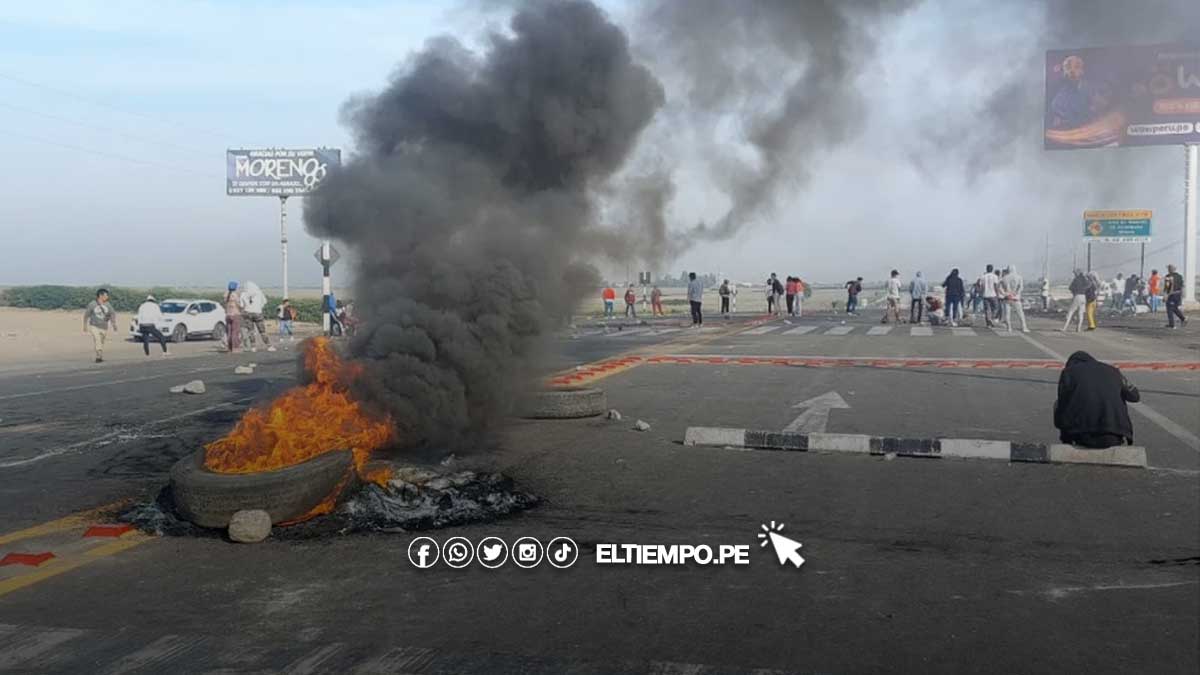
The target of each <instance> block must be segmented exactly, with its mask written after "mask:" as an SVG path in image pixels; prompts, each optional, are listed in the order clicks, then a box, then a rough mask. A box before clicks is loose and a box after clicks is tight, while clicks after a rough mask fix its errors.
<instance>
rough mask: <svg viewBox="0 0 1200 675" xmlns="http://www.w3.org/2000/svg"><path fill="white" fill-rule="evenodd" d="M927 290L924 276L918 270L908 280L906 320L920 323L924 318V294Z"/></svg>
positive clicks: (927, 286)
mask: <svg viewBox="0 0 1200 675" xmlns="http://www.w3.org/2000/svg"><path fill="white" fill-rule="evenodd" d="M928 292H929V285H928V284H926V283H925V277H923V276H921V273H920V272H919V271H918V272H917V275H916V276H915V277H913V278H912V281H910V282H908V297H909V299H910V302H909V304H908V322H909V323H921V320H922V319H924V318H925V314H924V312H925V296H926V295H927V294H928Z"/></svg>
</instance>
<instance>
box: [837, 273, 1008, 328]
mask: <svg viewBox="0 0 1200 675" xmlns="http://www.w3.org/2000/svg"><path fill="white" fill-rule="evenodd" d="M844 287H845V290H846V313H847V314H857V313H858V308H859V304H860V301H859V296H860V295H861V294H862V292H863V278H862V277H856V278H854V279H851V280H849V281H847V282H846V283H845V285H844ZM933 290H934V289H933V287H932V286H931V285H930V283H929V281H928V280H927V279H926V278H925V276H924V274H923V273H922V272H920V271H918V272H917V273H916V274H914V275H913V277H912V279H910V280H909V282H908V283H907V284H905V283H904V282H903V281H902V280H901V278H900V271H899V270H892V271H891V274H890V275H889V276H888V280H887V285H886V291H885V295H884V299H885V301H886V303H887V304H886V306H885V308H884V315H883V323H891V322H894V323H898V324H899V323H913V324H921V323H928V324H930V325H932V326H937V325H943V324H944V325H948V326H958V325H959V322H962V321H964V320H966V319H969V318H970V317H971V315H972V314H973V315H975V316H979V317H981V318H982V319H983V321H984V323H985V324H986V325H987V326H988V327H995V326H998V325H999V324H1000V322H1002V321H1003V323H1004V325H1005V327H1007V329H1008V330H1009V331H1010V332H1011V331H1012V329H1013V317H1014V316H1015V317H1016V319H1017V321H1018V323H1019V325H1020V329H1021V331H1022V332H1025V333H1028V332H1029V325H1028V323H1027V322H1026V320H1025V307H1024V304H1023V301H1022V294H1023V293H1024V291H1025V280H1024V279H1023V278H1022V277H1021V275H1020V274H1018V273H1017V269H1016V266H1014V265H1009V266H1008V267H1005V268H1004V269H1003V270H1000V269H998V268H997V267H996V266H995V265H988V266H987V267H986V268H985V270H984V272H983V274H981V275H980V276H979V278H977V279H976V280H975V282H974V283H972V284H971V285H970V286H969V287H968V286H967V284H966V283H964V281H963V278H962V274H961V273H960V272H959V270H958V268H957V267H956V268H954V269H952V270H950V274H948V275H947V276H946V278H945V279H944V280H943V281H942V294H943V297H944V300H943V299H942V298H939V297H938V296H937V295H935V294H934V293H933ZM906 292H907V294H908V297H909V302H908V306H907V308H905V307H904V294H905V293H906ZM904 309H907V310H908V316H907V317H905V316H903V315H902V311H903V310H904Z"/></svg>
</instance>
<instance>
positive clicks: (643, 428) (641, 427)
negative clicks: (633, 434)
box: [633, 420, 650, 431]
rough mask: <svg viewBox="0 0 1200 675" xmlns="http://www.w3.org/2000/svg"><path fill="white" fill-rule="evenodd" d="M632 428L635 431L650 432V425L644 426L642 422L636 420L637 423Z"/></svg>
mask: <svg viewBox="0 0 1200 675" xmlns="http://www.w3.org/2000/svg"><path fill="white" fill-rule="evenodd" d="M633 428H634V429H636V430H637V431H650V425H649V424H646V423H645V422H643V421H642V420H638V421H636V422H634V423H633Z"/></svg>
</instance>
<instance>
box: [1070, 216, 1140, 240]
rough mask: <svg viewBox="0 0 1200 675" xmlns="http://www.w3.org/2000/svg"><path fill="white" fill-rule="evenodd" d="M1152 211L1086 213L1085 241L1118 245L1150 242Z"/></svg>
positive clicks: (1084, 218)
mask: <svg viewBox="0 0 1200 675" xmlns="http://www.w3.org/2000/svg"><path fill="white" fill-rule="evenodd" d="M1150 217H1151V211H1149V210H1146V211H1084V212H1083V240H1084V241H1089V242H1091V241H1096V242H1105V243H1117V244H1131V243H1132V244H1137V243H1142V244H1144V243H1146V242H1148V241H1150Z"/></svg>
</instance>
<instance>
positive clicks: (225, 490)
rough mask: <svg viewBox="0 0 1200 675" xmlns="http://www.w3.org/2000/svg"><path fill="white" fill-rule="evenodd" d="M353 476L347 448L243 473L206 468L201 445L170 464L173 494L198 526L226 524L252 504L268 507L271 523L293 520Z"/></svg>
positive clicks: (189, 517) (254, 506)
mask: <svg viewBox="0 0 1200 675" xmlns="http://www.w3.org/2000/svg"><path fill="white" fill-rule="evenodd" d="M353 479H354V457H353V455H351V453H350V451H349V450H337V451H334V452H327V453H325V454H323V455H320V456H318V457H314V458H313V459H310V460H309V461H307V462H304V463H302V464H297V465H295V466H289V467H285V468H283V469H278V470H275V471H263V472H260V473H242V474H228V473H215V472H213V471H209V470H208V469H207V468H205V466H204V450H199V451H197V452H195V453H193V454H192V455H190V456H188V457H184V458H183V459H181V460H179V461H178V462H176V464H175V466H174V467H172V468H171V493H172V496H173V497H174V499H175V508H176V509H177V510H178V511H179V514H180V515H181V516H183V517H184V518H186V519H188V520H190V521H192V522H193V523H195V524H197V525H199V526H201V527H213V528H224V527H228V526H229V519H230V518H232V517H233V514H234V513H236V512H238V511H242V510H250V509H261V510H263V511H266V512H267V513H269V514H270V515H271V522H272V523H281V522H286V521H289V520H295V519H297V518H300V517H301V516H303V515H305V514H307V513H308V512H310V511H312V510H313V508H315V507H316V506H317V505H318V504H320V503H321V502H323V501H325V500H326V499H328V498H330V497H331V496H332V495H334V494H335V492H337V491H338V490H339V489H341V488H343V487H344V483H346V482H347V481H350V480H353Z"/></svg>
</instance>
